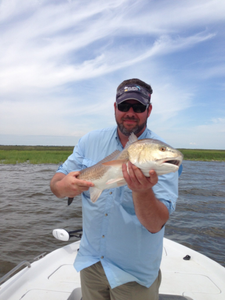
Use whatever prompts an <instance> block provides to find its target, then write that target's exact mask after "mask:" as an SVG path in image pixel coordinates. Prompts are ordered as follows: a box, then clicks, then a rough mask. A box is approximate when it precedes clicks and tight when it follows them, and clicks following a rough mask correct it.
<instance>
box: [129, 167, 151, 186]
mask: <svg viewBox="0 0 225 300" xmlns="http://www.w3.org/2000/svg"><path fill="white" fill-rule="evenodd" d="M129 172H130V173H131V178H132V180H133V181H134V182H138V183H141V184H145V183H147V178H146V177H145V175H144V174H143V173H142V171H141V170H140V169H139V168H138V167H137V166H135V165H133V164H130V169H129Z"/></svg>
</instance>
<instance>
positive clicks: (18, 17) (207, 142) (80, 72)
mask: <svg viewBox="0 0 225 300" xmlns="http://www.w3.org/2000/svg"><path fill="white" fill-rule="evenodd" d="M224 28H225V1H224V0H186V1H185V0H184V1H180V0H140V1H137V0H113V1H112V0H108V1H105V0H95V1H93V0H74V1H73V0H70V1H69V0H64V1H63V0H52V1H50V0H32V1H27V0H20V1H18V0H0V145H63V146H74V145H76V143H77V141H78V139H79V138H80V137H82V136H83V135H84V134H86V133H87V132H89V131H92V130H95V129H100V128H103V127H109V126H113V125H115V124H116V123H115V118H114V108H113V104H114V102H115V95H116V88H117V86H118V85H119V84H120V83H121V82H122V81H123V80H125V79H130V78H139V79H141V80H143V81H145V82H147V83H149V84H151V86H152V88H153V95H152V105H153V110H152V113H151V116H150V117H149V119H148V128H149V129H150V130H152V131H153V132H155V133H157V134H158V135H159V136H160V137H162V138H163V139H164V140H166V141H167V143H168V144H170V145H172V146H174V147H176V148H196V149H225V51H224V49H225V30H224Z"/></svg>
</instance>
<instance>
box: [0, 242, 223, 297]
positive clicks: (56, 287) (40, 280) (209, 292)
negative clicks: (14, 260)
mask: <svg viewBox="0 0 225 300" xmlns="http://www.w3.org/2000/svg"><path fill="white" fill-rule="evenodd" d="M78 248H79V242H75V243H72V244H69V245H68V246H65V247H63V248H60V249H57V250H55V251H53V252H51V253H50V254H48V255H46V256H45V257H43V258H42V259H40V260H39V261H36V262H34V263H32V264H31V267H30V268H28V267H26V268H25V269H23V270H22V271H20V272H19V273H17V274H16V275H15V276H13V277H12V278H10V279H9V280H7V281H6V282H5V283H3V284H2V285H1V286H0V299H1V300H20V299H23V300H39V299H42V300H53V299H54V300H66V299H68V298H69V300H80V299H81V290H80V278H79V274H78V273H77V272H76V271H75V269H74V267H73V262H74V259H75V256H76V253H77V249H78ZM186 255H190V256H191V259H190V260H184V259H183V257H184V256H186ZM161 270H162V284H161V286H160V300H191V299H193V300H225V268H224V267H222V266H221V265H219V264H218V263H216V262H214V261H213V260H211V259H209V258H207V257H205V256H203V255H201V254H199V253H198V252H195V251H193V250H191V249H189V248H187V247H184V246H182V245H180V244H177V243H175V242H172V241H170V240H168V239H164V252H163V260H162V264H161ZM72 292H73V293H72ZM71 293H72V294H71Z"/></svg>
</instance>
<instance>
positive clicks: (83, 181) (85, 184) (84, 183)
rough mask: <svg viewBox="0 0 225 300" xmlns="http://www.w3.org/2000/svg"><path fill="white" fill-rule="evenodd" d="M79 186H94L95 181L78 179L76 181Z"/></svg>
mask: <svg viewBox="0 0 225 300" xmlns="http://www.w3.org/2000/svg"><path fill="white" fill-rule="evenodd" d="M75 183H76V184H77V185H78V186H79V187H87V188H89V187H93V186H94V183H93V182H91V181H86V180H79V179H78V180H76V182H75Z"/></svg>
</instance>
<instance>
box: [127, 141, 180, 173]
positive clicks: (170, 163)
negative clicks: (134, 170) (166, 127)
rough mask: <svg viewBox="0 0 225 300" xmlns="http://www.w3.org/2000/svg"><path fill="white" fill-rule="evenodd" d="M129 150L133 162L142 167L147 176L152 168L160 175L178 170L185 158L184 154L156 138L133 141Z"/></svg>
mask: <svg viewBox="0 0 225 300" xmlns="http://www.w3.org/2000/svg"><path fill="white" fill-rule="evenodd" d="M127 151H128V153H129V160H130V161H131V163H133V164H134V165H136V166H137V167H138V168H140V169H141V170H142V171H143V173H144V174H145V176H149V171H150V170H155V171H156V173H157V174H158V175H163V174H167V173H170V172H176V171H177V170H178V169H179V166H180V165H181V163H182V160H183V154H182V153H181V152H180V151H179V150H177V149H175V148H173V147H171V146H169V145H168V144H166V143H164V142H162V141H159V140H156V139H143V140H138V141H136V142H134V143H132V144H131V145H130V146H129V147H128V148H127Z"/></svg>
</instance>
